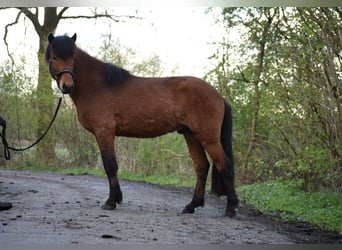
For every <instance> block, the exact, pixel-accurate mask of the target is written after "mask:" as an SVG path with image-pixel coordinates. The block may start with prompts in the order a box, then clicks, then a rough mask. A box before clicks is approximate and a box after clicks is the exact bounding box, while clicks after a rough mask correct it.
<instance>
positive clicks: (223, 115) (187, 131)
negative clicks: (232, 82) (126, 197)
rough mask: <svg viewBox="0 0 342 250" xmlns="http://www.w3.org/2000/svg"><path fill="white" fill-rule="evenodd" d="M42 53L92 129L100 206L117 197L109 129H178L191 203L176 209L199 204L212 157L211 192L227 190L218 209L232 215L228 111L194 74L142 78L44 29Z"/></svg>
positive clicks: (151, 133) (113, 132)
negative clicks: (191, 178)
mask: <svg viewBox="0 0 342 250" xmlns="http://www.w3.org/2000/svg"><path fill="white" fill-rule="evenodd" d="M48 42H49V44H48V46H47V49H46V54H45V60H46V62H47V64H48V65H49V71H50V74H51V76H52V78H53V79H55V80H56V82H57V85H58V88H59V89H60V90H61V92H62V93H63V94H69V95H70V97H71V99H72V100H73V102H74V104H75V106H76V109H77V116H78V120H79V122H80V123H81V125H82V126H83V127H84V128H85V129H86V130H88V131H90V132H91V133H92V134H94V135H95V138H96V141H97V144H98V146H99V150H100V153H101V157H102V161H103V166H104V169H105V172H106V175H107V177H108V182H109V198H108V199H107V200H106V202H105V204H104V205H103V206H102V208H103V209H107V210H111V209H115V208H116V203H118V204H120V203H121V201H122V192H121V189H120V185H119V181H118V177H117V171H118V164H117V161H116V156H115V148H114V140H115V137H116V136H126V137H137V138H153V137H157V136H161V135H164V134H166V133H169V132H174V131H177V132H178V133H180V134H183V136H184V138H185V141H186V143H187V146H188V149H189V153H190V156H191V159H192V160H193V163H194V168H195V172H196V175H197V181H196V187H195V191H194V195H193V198H192V200H191V202H190V203H189V204H188V205H186V206H185V208H184V210H183V212H184V213H194V211H195V208H196V207H199V206H204V193H205V184H206V180H207V175H208V171H209V168H210V164H209V161H208V159H207V156H206V153H205V152H207V153H208V155H209V156H210V158H211V159H212V161H213V170H212V187H211V189H212V190H211V191H212V192H213V193H214V194H216V195H218V196H222V195H226V196H227V205H226V211H225V215H226V216H229V217H233V216H234V215H235V214H236V210H235V209H236V207H237V205H238V198H237V195H236V192H235V187H234V161H233V151H232V111H231V107H230V105H229V104H228V103H227V102H226V101H225V99H224V98H223V97H222V96H221V95H220V94H219V93H218V92H217V91H216V90H215V88H214V87H212V86H211V85H209V84H208V83H207V82H205V81H203V80H200V79H198V78H195V77H190V76H184V77H164V78H147V77H138V76H135V75H132V74H131V73H130V72H128V71H127V70H125V69H122V68H120V67H118V66H116V65H114V64H110V63H105V62H102V61H101V60H98V59H96V58H95V57H92V56H90V55H89V54H88V53H86V52H85V51H83V50H81V49H80V48H78V47H77V46H76V44H75V42H76V33H75V34H74V35H73V36H72V37H69V36H66V35H64V36H54V35H53V34H49V36H48Z"/></svg>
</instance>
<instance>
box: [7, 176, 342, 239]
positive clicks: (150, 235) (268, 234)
mask: <svg viewBox="0 0 342 250" xmlns="http://www.w3.org/2000/svg"><path fill="white" fill-rule="evenodd" d="M107 185H108V184H107V180H106V179H105V178H100V177H94V176H89V175H57V174H47V173H36V172H22V171H3V170H0V200H1V201H11V202H12V203H13V206H14V207H13V208H12V209H10V210H8V211H0V242H2V243H12V242H16V243H19V244H28V243H47V244H49V243H53V244H56V243H75V244H77V243H84V244H96V243H101V244H113V243H163V244H164V243H206V244H208V243H300V242H310V243H317V242H321V243H324V242H334V243H341V238H340V237H339V235H334V234H328V233H324V232H321V231H319V230H312V229H310V228H308V227H305V226H303V225H292V224H284V223H280V222H279V221H278V220H276V219H274V218H271V217H265V216H263V215H261V214H258V213H256V212H255V211H253V210H251V209H248V208H247V207H246V206H244V205H242V206H241V207H240V210H239V214H238V216H237V217H236V218H234V219H230V218H226V217H223V216H222V215H223V213H224V207H225V202H224V201H222V200H220V199H218V198H216V197H212V196H207V198H206V206H205V207H203V208H200V209H197V210H196V212H195V214H190V215H189V214H180V213H179V212H180V211H182V209H183V207H184V205H185V204H187V203H188V202H189V201H190V200H191V197H192V192H191V191H190V190H188V189H176V188H165V187H160V186H156V185H149V184H145V183H138V182H129V181H121V187H122V192H123V195H124V200H123V204H122V205H120V206H118V207H117V209H116V210H114V211H104V210H102V209H101V208H100V206H101V204H102V203H103V202H104V201H105V199H106V198H107V193H108V186H107Z"/></svg>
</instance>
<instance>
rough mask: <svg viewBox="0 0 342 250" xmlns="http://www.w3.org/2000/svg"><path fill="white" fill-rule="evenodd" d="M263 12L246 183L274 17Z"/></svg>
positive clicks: (244, 164) (244, 169)
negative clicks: (266, 50) (267, 48)
mask: <svg viewBox="0 0 342 250" xmlns="http://www.w3.org/2000/svg"><path fill="white" fill-rule="evenodd" d="M264 12H265V13H264V14H265V15H266V16H267V19H268V20H267V22H266V23H265V24H264V25H263V27H262V35H261V38H260V41H259V53H258V58H257V62H258V66H257V72H256V77H255V80H254V81H253V83H254V86H253V91H254V100H253V113H252V121H251V127H250V140H249V143H248V147H247V150H246V152H245V154H244V157H243V160H242V180H243V181H244V182H248V180H249V169H248V162H249V157H250V155H251V154H252V151H253V149H254V147H255V144H256V141H257V127H258V116H259V110H260V94H261V93H260V84H261V82H262V80H261V75H262V73H263V71H264V57H265V48H266V43H267V36H268V33H269V29H270V27H271V24H272V20H273V17H274V16H275V13H274V14H273V15H272V16H271V14H270V10H269V9H266V10H264ZM266 12H267V13H266Z"/></svg>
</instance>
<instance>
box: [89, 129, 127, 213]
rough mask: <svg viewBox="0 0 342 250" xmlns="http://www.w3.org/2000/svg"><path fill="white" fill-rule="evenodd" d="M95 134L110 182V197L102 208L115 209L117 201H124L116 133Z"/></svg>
mask: <svg viewBox="0 0 342 250" xmlns="http://www.w3.org/2000/svg"><path fill="white" fill-rule="evenodd" d="M95 136H96V140H97V143H98V145H99V148H100V152H101V157H102V161H103V167H104V169H105V171H106V174H107V177H108V182H109V198H108V199H107V201H106V203H105V204H104V205H103V206H102V208H103V209H105V210H113V209H115V208H116V203H119V204H120V203H121V201H122V192H121V189H120V185H119V180H118V177H117V171H118V164H117V162H116V157H115V151H114V135H108V133H97V134H96V135H95Z"/></svg>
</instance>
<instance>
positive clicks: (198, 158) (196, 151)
mask: <svg viewBox="0 0 342 250" xmlns="http://www.w3.org/2000/svg"><path fill="white" fill-rule="evenodd" d="M184 137H185V140H186V143H187V145H188V149H189V153H190V156H191V159H192V160H193V162H194V168H195V171H196V175H197V183H196V189H195V193H194V196H193V198H192V201H191V202H190V203H189V204H188V205H186V206H185V208H184V210H183V213H193V212H194V211H195V208H196V207H199V206H204V191H205V183H206V180H207V175H208V170H209V167H210V165H209V162H208V159H207V157H206V154H205V151H204V149H203V147H202V145H201V143H200V142H199V140H198V139H196V138H195V137H194V136H193V135H192V134H191V133H185V134H184Z"/></svg>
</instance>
